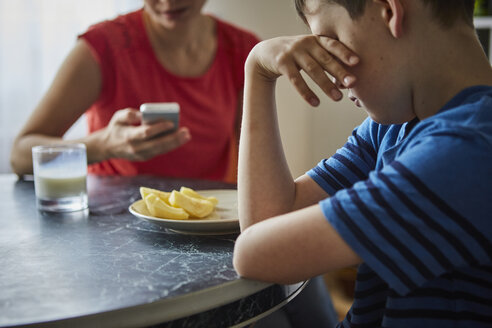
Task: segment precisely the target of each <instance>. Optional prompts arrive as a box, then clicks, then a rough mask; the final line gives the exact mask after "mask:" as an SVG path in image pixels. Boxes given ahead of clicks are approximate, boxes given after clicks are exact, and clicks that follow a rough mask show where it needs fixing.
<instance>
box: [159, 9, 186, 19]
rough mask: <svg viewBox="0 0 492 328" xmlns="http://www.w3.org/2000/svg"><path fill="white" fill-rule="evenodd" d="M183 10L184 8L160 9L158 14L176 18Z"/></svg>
mask: <svg viewBox="0 0 492 328" xmlns="http://www.w3.org/2000/svg"><path fill="white" fill-rule="evenodd" d="M185 11H186V8H180V9H171V10H165V11H160V12H159V14H161V15H163V16H165V17H166V18H168V19H178V18H179V17H180V16H181V15H182V14H183V13H184V12H185Z"/></svg>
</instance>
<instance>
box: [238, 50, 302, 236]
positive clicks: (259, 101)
mask: <svg viewBox="0 0 492 328" xmlns="http://www.w3.org/2000/svg"><path fill="white" fill-rule="evenodd" d="M255 65H256V63H255V62H254V60H251V59H248V61H247V63H246V76H245V91H244V111H243V121H242V126H241V139H240V146H239V169H238V190H239V217H240V222H241V229H242V230H244V229H245V228H247V227H248V226H250V225H252V224H254V223H256V222H259V221H261V220H263V219H266V218H269V217H272V216H275V215H279V214H281V213H285V212H287V211H289V210H290V209H291V204H292V202H293V198H294V194H295V192H294V190H295V188H294V182H293V179H292V176H291V174H290V171H289V167H288V165H287V161H286V159H285V155H284V151H283V148H282V142H281V139H280V132H279V128H278V123H277V112H276V105H275V85H276V83H275V80H272V79H269V78H266V77H264V76H262V75H261V74H260V73H259V72H258V70H257V69H256V66H255Z"/></svg>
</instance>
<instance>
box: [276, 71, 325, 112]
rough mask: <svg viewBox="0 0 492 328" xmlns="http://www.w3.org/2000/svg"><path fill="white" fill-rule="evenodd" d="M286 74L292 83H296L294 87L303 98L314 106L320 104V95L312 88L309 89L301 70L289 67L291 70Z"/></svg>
mask: <svg viewBox="0 0 492 328" xmlns="http://www.w3.org/2000/svg"><path fill="white" fill-rule="evenodd" d="M284 75H285V76H286V77H287V78H288V79H289V81H290V83H292V85H294V88H296V90H297V92H299V94H300V95H301V96H302V98H304V99H305V100H306V101H307V102H308V103H309V104H311V105H312V106H318V104H319V99H318V97H317V96H316V95H315V94H314V92H313V91H312V90H311V89H309V87H308V85H307V83H306V81H304V78H303V77H302V75H301V72H299V70H297V69H294V68H292V69H289V71H287V72H286V73H285V74H284Z"/></svg>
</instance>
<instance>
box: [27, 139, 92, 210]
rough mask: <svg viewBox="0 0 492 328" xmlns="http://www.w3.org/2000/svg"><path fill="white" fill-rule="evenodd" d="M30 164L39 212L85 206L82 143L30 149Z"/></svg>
mask: <svg viewBox="0 0 492 328" xmlns="http://www.w3.org/2000/svg"><path fill="white" fill-rule="evenodd" d="M32 162H33V169H34V189H35V191H36V202H37V207H38V209H39V210H40V211H47V212H72V211H80V210H83V209H86V208H87V207H88V201H87V154H86V147H85V145H84V144H72V145H47V146H36V147H33V148H32Z"/></svg>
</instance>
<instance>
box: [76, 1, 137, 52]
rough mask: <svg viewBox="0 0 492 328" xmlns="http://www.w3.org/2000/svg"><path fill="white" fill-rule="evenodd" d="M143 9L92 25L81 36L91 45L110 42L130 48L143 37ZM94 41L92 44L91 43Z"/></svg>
mask: <svg viewBox="0 0 492 328" xmlns="http://www.w3.org/2000/svg"><path fill="white" fill-rule="evenodd" d="M141 25H142V9H139V10H136V11H133V12H130V13H127V14H122V15H119V16H117V17H116V18H113V19H109V20H105V21H101V22H99V23H96V24H93V25H91V26H90V27H89V28H88V29H87V31H86V32H85V33H83V34H81V35H80V36H79V37H82V38H84V39H86V40H88V41H89V42H90V43H94V42H96V43H100V42H109V41H111V43H112V44H113V45H122V46H125V45H126V46H128V45H130V44H131V43H133V42H134V40H135V39H136V38H138V37H139V35H141ZM91 41H92V42H91Z"/></svg>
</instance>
